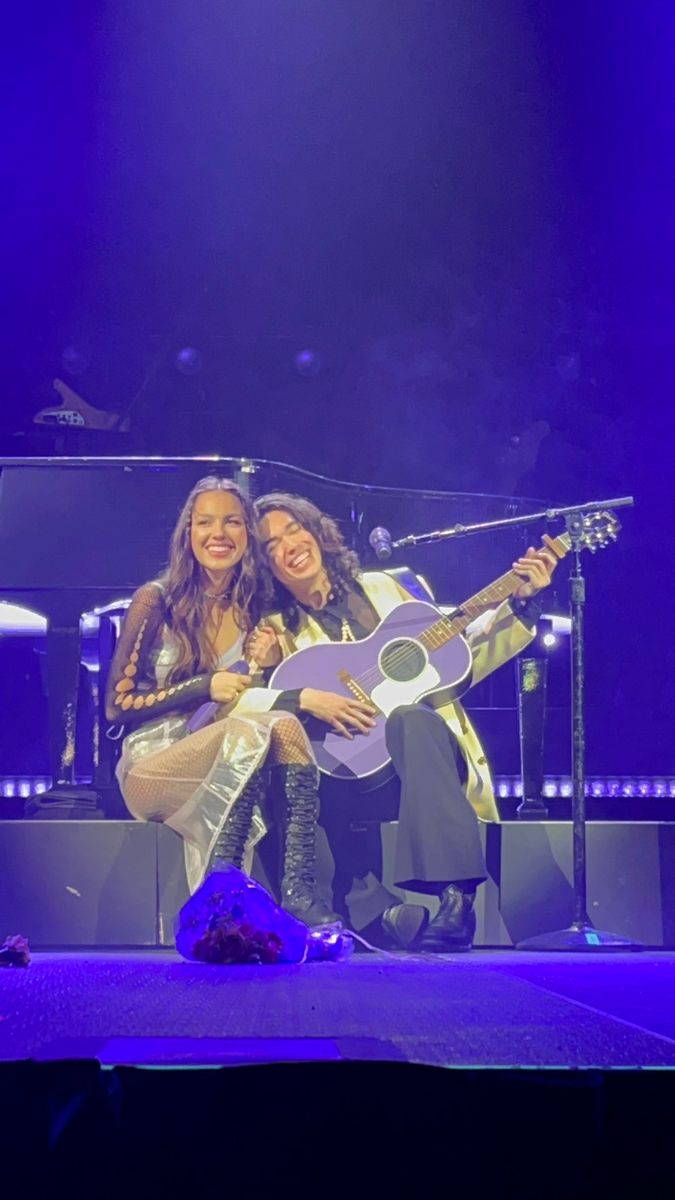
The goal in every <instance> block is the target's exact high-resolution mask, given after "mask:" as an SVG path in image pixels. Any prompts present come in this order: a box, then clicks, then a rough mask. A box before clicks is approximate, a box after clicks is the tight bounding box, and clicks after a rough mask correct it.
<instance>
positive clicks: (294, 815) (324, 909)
mask: <svg viewBox="0 0 675 1200" xmlns="http://www.w3.org/2000/svg"><path fill="white" fill-rule="evenodd" d="M273 773H274V776H275V777H276V779H275V782H276V781H278V782H280V783H281V790H282V792H283V805H284V819H283V820H282V822H281V833H282V837H283V842H284V849H283V878H282V880H281V906H282V908H284V909H285V910H286V912H289V913H291V914H292V916H294V917H297V918H298V920H299V921H303V922H304V924H305V925H309V926H310V927H311V926H314V925H341V924H342V920H341V918H340V917H339V916H338V915H337V913H334V912H332V911H331V908H330V906H329V905H328V904H327V903H326V901H325V900H324V899H323V898H322V897H320V896H318V895H317V883H316V877H315V874H314V867H315V858H316V822H317V817H318V814H319V772H318V770H317V769H316V767H314V766H311V765H310V764H309V763H308V764H305V763H287V764H285V765H284V766H278V767H274V768H273ZM275 790H277V789H275ZM277 794H278V793H277Z"/></svg>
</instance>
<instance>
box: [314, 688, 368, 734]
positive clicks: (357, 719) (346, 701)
mask: <svg viewBox="0 0 675 1200" xmlns="http://www.w3.org/2000/svg"><path fill="white" fill-rule="evenodd" d="M300 708H301V710H302V711H303V712H308V713H310V714H311V715H312V716H313V717H318V718H319V720H320V721H325V722H326V724H327V725H330V726H331V728H332V729H334V730H335V732H336V733H340V734H342V736H343V737H346V738H350V739H353V737H354V734H353V733H352V732H351V729H350V728H349V726H351V727H352V728H353V729H355V730H356V732H357V733H366V734H367V733H369V732H370V730H371V729H373V728H374V726H375V721H374V719H373V718H374V717H375V711H376V710H375V709H374V708H373V707H372V706H371V705H370V704H363V703H362V702H361V701H360V700H356V699H355V698H353V697H351V696H340V695H339V694H338V693H337V692H322V691H319V690H318V689H317V688H303V689H302V691H301V692H300Z"/></svg>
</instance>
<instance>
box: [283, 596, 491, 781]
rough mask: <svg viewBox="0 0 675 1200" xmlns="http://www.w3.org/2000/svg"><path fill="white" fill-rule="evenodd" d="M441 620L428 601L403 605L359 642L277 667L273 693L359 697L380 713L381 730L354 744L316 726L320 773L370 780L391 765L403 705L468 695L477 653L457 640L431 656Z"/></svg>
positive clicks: (313, 735)
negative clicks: (390, 739) (389, 726)
mask: <svg viewBox="0 0 675 1200" xmlns="http://www.w3.org/2000/svg"><path fill="white" fill-rule="evenodd" d="M438 619H439V612H438V609H436V608H434V607H433V605H431V604H425V603H424V602H423V601H418V600H413V601H406V602H403V603H401V604H400V605H398V607H397V608H395V609H394V610H393V612H391V613H390V614H389V615H388V616H387V617H385V618H384V620H383V621H381V623H380V624H379V625H378V627H377V629H375V630H374V631H373V633H371V634H370V635H369V637H367V638H364V639H363V641H360V642H325V643H324V642H319V643H318V644H317V645H315V646H308V647H306V648H305V649H304V650H296V652H295V654H292V655H290V657H289V658H287V659H286V660H285V661H284V662H282V663H280V665H279V666H278V667H277V669H276V671H275V672H274V675H273V676H272V679H271V681H270V687H273V688H279V689H280V690H281V691H290V690H293V689H296V688H306V687H310V688H317V689H320V690H321V691H325V692H338V693H339V694H340V695H344V696H357V697H358V698H363V699H364V700H368V701H370V702H372V704H373V705H374V707H376V708H377V709H378V713H377V716H376V725H375V728H374V729H372V730H371V731H370V733H368V734H367V735H366V734H360V733H355V735H354V739H353V741H352V740H350V739H349V738H345V737H342V735H341V734H338V733H335V732H334V731H333V730H331V729H330V728H329V726H328V725H326V724H325V723H324V722H323V721H310V722H308V725H307V734H308V736H309V738H310V741H311V743H312V746H313V748H314V753H315V755H316V761H317V764H318V766H319V769H320V770H321V771H323V772H324V773H325V774H328V775H333V776H335V777H336V778H339V779H364V778H366V777H367V776H371V775H375V774H376V773H378V772H379V771H382V770H383V768H385V767H386V766H387V764H388V762H389V754H388V752H387V746H386V742H385V722H386V718H387V717H388V716H389V714H390V713H391V712H393V710H394V709H395V708H398V707H399V706H400V705H402V704H415V703H418V702H419V701H423V702H424V703H426V704H429V705H431V706H432V707H436V708H437V707H440V706H441V705H443V704H446V703H447V702H448V701H449V700H452V699H454V698H455V697H456V696H457V695H459V694H460V692H461V691H462V690H464V689H465V688H466V686H467V685H468V683H469V681H470V678H471V651H470V649H469V646H468V644H467V642H466V640H465V639H464V638H463V637H462V636H461V635H458V636H455V637H453V638H451V639H450V640H449V641H446V642H445V643H444V644H443V645H441V646H439V647H438V649H429V648H428V646H427V645H426V644H425V643H424V641H423V640H422V637H423V634H424V633H425V631H426V630H428V629H429V627H430V626H433V625H434V624H435V623H436V622H437V621H438Z"/></svg>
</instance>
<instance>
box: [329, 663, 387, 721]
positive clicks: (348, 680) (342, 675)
mask: <svg viewBox="0 0 675 1200" xmlns="http://www.w3.org/2000/svg"><path fill="white" fill-rule="evenodd" d="M338 679H339V680H340V683H344V685H345V687H346V688H349V690H350V692H351V694H352V696H353V697H354V699H355V700H360V701H361V703H362V704H369V705H370V707H371V708H374V709H375V710H376V711H377V712H381V709H379V708H378V707H377V705H376V704H374V703H373V701H372V700H371V698H370V696H369V695H368V693H367V692H364V690H363V688H362V687H360V686H359V684H358V683H357V682H356V680H355V679H353V678H352V676H351V675H350V674H349V671H338Z"/></svg>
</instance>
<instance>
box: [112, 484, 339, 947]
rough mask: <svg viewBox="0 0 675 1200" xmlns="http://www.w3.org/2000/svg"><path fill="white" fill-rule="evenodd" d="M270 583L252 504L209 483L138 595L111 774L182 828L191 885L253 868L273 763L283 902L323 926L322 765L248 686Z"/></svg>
mask: <svg viewBox="0 0 675 1200" xmlns="http://www.w3.org/2000/svg"><path fill="white" fill-rule="evenodd" d="M266 579H267V574H266V571H265V570H264V568H263V569H261V562H260V551H259V548H258V542H257V539H256V536H255V533H254V517H253V510H252V508H251V505H250V502H249V501H248V500H247V498H246V497H245V496H244V495H243V493H242V492H241V491H240V490H239V489H238V488H237V487H236V486H235V485H234V484H233V483H232V482H231V481H230V480H227V479H222V478H220V477H217V476H208V477H207V478H205V479H201V480H200V481H199V482H198V483H197V484H196V485H195V487H194V488H193V489H192V491H191V492H190V495H189V496H188V498H187V500H186V502H185V504H184V506H183V509H182V512H181V513H180V516H179V518H178V521H177V523H176V527H175V529H174V531H173V535H172V538H171V547H170V553H169V563H168V566H167V568H166V570H165V571H164V573H163V574H162V575H161V576H160V577H159V578H158V579H155V580H153V581H152V582H150V583H146V584H144V585H143V586H142V587H141V588H139V589H138V591H137V592H136V593H135V595H134V596H133V598H132V601H131V604H130V607H129V609H128V612H127V615H126V617H125V620H124V624H123V627H122V631H121V635H120V638H119V642H118V645H117V648H116V652H115V656H114V660H113V664H112V668H111V671H110V676H109V679H108V684H107V690H106V713H107V717H108V719H109V720H110V721H111V722H112V724H113V725H116V726H120V727H123V728H124V730H125V733H126V736H125V737H124V741H123V744H122V755H121V758H120V761H119V764H118V768H117V775H118V780H119V783H120V787H121V789H122V793H123V795H124V799H125V801H126V804H127V807H128V808H129V810H130V812H131V813H132V814H133V815H134V816H135V817H137V818H138V819H140V820H146V821H147V820H156V821H164V822H165V823H166V824H167V825H169V826H171V827H172V828H173V829H175V830H176V831H177V832H178V833H180V834H181V836H182V837H183V839H184V843H185V854H186V866H187V872H188V881H189V884H190V888H191V890H192V891H194V890H195V889H196V888H197V887H198V886H199V884H200V883H201V881H202V879H203V877H204V875H205V873H206V872H207V871H208V870H211V869H213V868H214V867H216V866H217V865H218V864H222V863H233V864H234V865H235V866H238V867H241V866H244V865H245V866H246V867H247V868H248V869H250V865H251V861H252V852H253V847H254V846H255V844H256V842H257V841H258V840H259V839H260V837H261V836H262V835H263V834H264V833H265V831H266V824H265V813H266V803H265V801H266V782H267V780H266V768H267V767H271V768H272V776H273V779H274V780H275V781H276V787H274V788H272V789H271V791H272V795H273V796H274V795H276V796H277V797H279V795H280V796H281V800H282V804H283V809H282V815H283V820H282V822H281V825H282V836H281V841H282V853H283V866H282V876H283V878H282V887H281V892H282V903H283V906H284V907H285V908H286V909H287V910H288V911H289V912H292V913H293V914H294V915H295V916H298V917H299V918H300V919H301V920H303V921H305V923H306V924H308V925H316V924H323V923H327V922H332V921H334V920H337V919H338V918H336V917H335V914H333V913H331V912H330V911H329V909H328V907H327V905H325V904H324V903H323V902H322V901H320V900H319V899H318V898H317V896H316V884H315V881H314V875H313V867H314V842H315V834H316V815H317V794H318V772H317V769H316V766H315V764H314V759H313V756H312V752H311V749H310V747H309V743H308V741H307V738H306V736H305V733H304V730H303V728H302V725H301V724H300V722H299V720H298V719H297V717H296V716H294V715H293V714H292V713H290V712H288V711H287V709H285V708H284V706H283V704H281V705H280V707H279V709H278V710H277V709H276V708H275V704H274V697H273V695H272V694H271V693H270V692H269V691H268V690H266V689H264V688H262V687H256V686H252V684H253V683H254V682H255V676H254V673H257V670H258V668H257V663H256V657H255V652H254V650H253V649H252V648H251V647H250V646H247V645H246V642H247V638H248V637H249V635H250V633H251V630H252V629H253V628H254V626H255V623H256V621H257V619H258V616H259V612H260V605H261V602H262V600H263V598H264V595H265V590H266V587H267V586H268V585H267V584H266ZM244 660H246V661H244Z"/></svg>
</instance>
